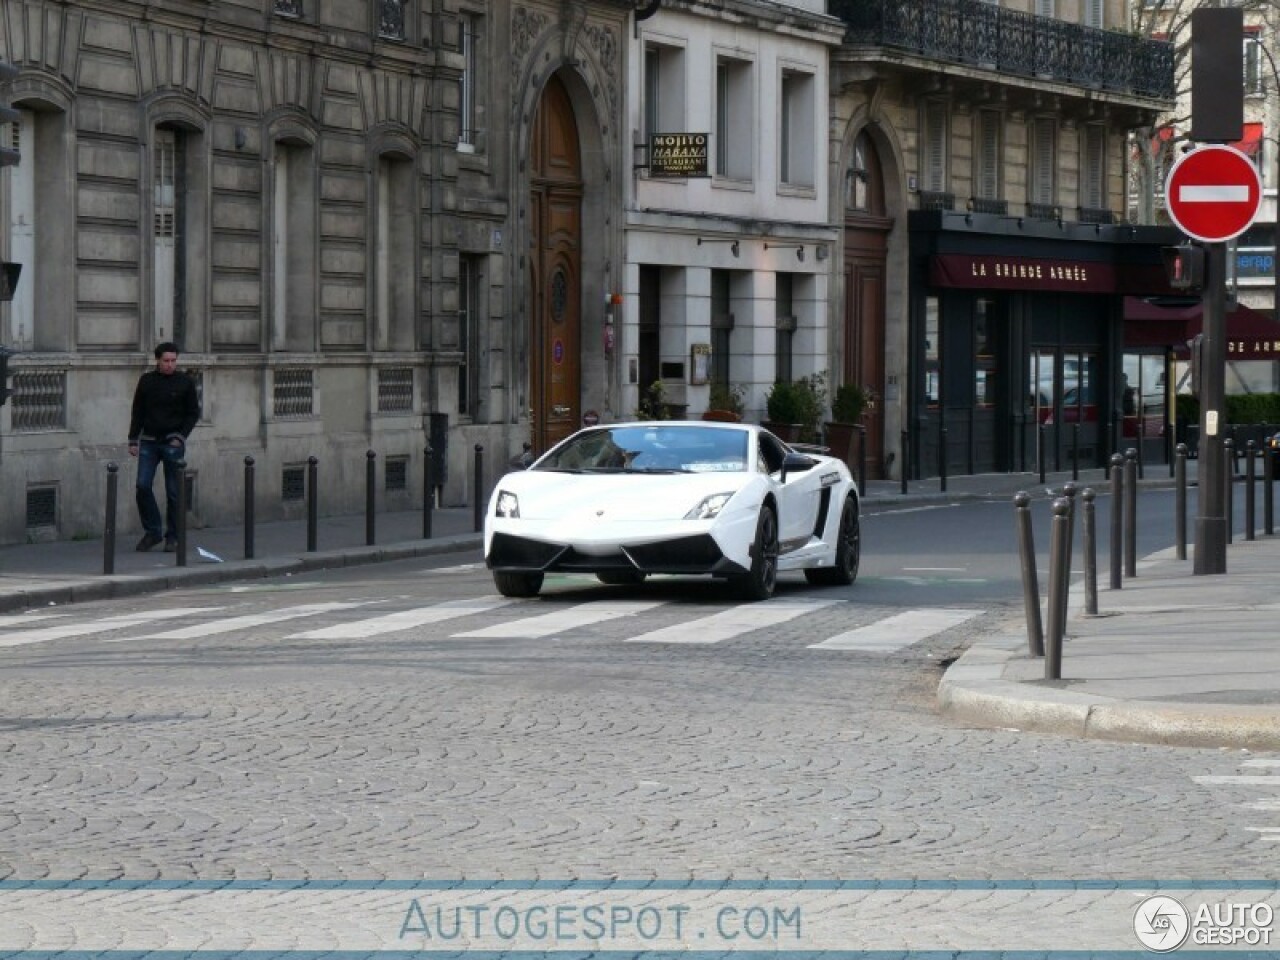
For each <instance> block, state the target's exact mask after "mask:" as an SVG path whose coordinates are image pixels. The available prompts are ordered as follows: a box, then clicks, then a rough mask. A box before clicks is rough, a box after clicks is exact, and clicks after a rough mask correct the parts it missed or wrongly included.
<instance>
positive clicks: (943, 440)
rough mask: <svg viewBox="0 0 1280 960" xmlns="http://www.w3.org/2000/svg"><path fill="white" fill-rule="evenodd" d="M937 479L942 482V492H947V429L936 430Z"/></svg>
mask: <svg viewBox="0 0 1280 960" xmlns="http://www.w3.org/2000/svg"><path fill="white" fill-rule="evenodd" d="M938 479H939V480H940V481H941V482H942V492H943V493H946V492H947V428H946V427H939V428H938Z"/></svg>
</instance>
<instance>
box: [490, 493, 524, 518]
mask: <svg viewBox="0 0 1280 960" xmlns="http://www.w3.org/2000/svg"><path fill="white" fill-rule="evenodd" d="M493 512H494V514H495V515H496V516H499V517H506V518H507V519H508V520H519V519H520V501H519V500H517V499H516V495H515V494H514V493H510V492H508V491H506V490H499V491H498V503H497V505H496V506H495V508H494V511H493Z"/></svg>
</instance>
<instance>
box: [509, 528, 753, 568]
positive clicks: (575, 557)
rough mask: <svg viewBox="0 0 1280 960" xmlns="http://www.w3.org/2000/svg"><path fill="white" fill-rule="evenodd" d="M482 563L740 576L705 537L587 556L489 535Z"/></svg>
mask: <svg viewBox="0 0 1280 960" xmlns="http://www.w3.org/2000/svg"><path fill="white" fill-rule="evenodd" d="M485 563H486V564H487V565H488V566H489V568H490V569H493V570H508V571H543V572H557V571H559V572H575V573H602V572H606V571H615V570H625V571H638V572H640V573H675V574H696V573H710V574H717V575H720V576H728V575H731V574H740V573H745V572H746V571H745V569H744V568H743V566H742V565H741V564H739V563H735V562H734V561H733V560H730V559H729V558H728V557H726V556H725V555H724V552H723V551H722V550H721V549H720V544H719V543H717V542H716V539H715V538H714V537H713V536H711V534H709V533H698V534H691V535H688V536H677V537H672V538H670V539H667V540H646V541H644V542H640V543H632V544H628V543H619V544H616V545H614V547H613V548H611V549H610V550H608V551H603V550H600V549H599V547H593V548H592V550H591V552H590V553H588V552H584V551H583V550H582V549H579V548H576V547H574V546H573V545H571V544H567V543H551V542H548V541H545V540H536V539H533V538H530V537H522V536H517V535H515V534H511V533H499V532H495V533H494V534H493V536H492V538H491V540H490V543H489V551H488V553H487V554H486V556H485Z"/></svg>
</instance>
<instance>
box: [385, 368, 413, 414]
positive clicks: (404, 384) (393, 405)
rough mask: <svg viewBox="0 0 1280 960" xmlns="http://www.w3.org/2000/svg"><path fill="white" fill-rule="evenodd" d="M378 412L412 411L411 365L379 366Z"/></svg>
mask: <svg viewBox="0 0 1280 960" xmlns="http://www.w3.org/2000/svg"><path fill="white" fill-rule="evenodd" d="M378 412H379V413H412V412H413V369H412V368H411V367H382V368H379V370H378Z"/></svg>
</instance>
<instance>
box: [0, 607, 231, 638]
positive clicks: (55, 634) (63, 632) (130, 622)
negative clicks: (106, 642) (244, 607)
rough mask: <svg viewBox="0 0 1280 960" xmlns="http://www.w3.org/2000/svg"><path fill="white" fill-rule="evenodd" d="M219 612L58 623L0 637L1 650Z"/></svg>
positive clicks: (192, 610) (193, 610)
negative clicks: (172, 618) (157, 621)
mask: <svg viewBox="0 0 1280 960" xmlns="http://www.w3.org/2000/svg"><path fill="white" fill-rule="evenodd" d="M221 609H222V608H221V607H178V608H176V609H173V610H140V611H138V612H136V613H124V614H121V615H120V616H117V617H102V618H101V619H99V620H90V621H88V622H85V623H60V624H57V625H56V626H52V627H37V628H34V629H31V630H20V631H16V632H14V633H6V634H0V647H18V646H22V645H23V644H28V643H40V642H42V641H44V640H62V639H64V638H66V637H82V636H84V635H85V634H88V633H105V632H107V631H110V630H120V629H122V628H124V627H136V626H138V625H139V624H142V623H152V622H154V621H156V620H168V619H169V618H170V617H189V616H198V615H200V614H208V613H216V612H217V611H218V610H221Z"/></svg>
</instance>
